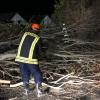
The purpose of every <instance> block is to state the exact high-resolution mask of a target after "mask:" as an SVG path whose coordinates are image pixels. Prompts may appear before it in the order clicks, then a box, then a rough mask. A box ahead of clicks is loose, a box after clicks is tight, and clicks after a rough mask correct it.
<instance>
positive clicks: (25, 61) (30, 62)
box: [15, 58, 38, 64]
mask: <svg viewBox="0 0 100 100" xmlns="http://www.w3.org/2000/svg"><path fill="white" fill-rule="evenodd" d="M15 61H19V62H23V63H29V64H38V60H37V59H31V60H29V59H25V58H24V59H21V58H16V60H15Z"/></svg>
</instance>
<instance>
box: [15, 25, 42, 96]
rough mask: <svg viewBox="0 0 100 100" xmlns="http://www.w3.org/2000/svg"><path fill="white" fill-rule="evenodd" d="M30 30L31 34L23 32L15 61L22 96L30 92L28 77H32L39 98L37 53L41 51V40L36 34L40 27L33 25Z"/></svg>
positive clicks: (40, 82)
mask: <svg viewBox="0 0 100 100" xmlns="http://www.w3.org/2000/svg"><path fill="white" fill-rule="evenodd" d="M31 28H32V32H25V33H24V34H23V36H22V38H21V41H20V44H19V47H18V52H17V54H16V58H15V61H16V62H18V64H19V68H20V73H21V76H22V82H23V86H24V94H25V95H28V94H29V92H30V89H29V80H30V75H32V76H33V77H34V81H35V85H36V90H37V96H38V97H40V96H43V95H44V92H43V91H42V89H41V86H42V85H41V84H42V72H41V70H40V68H39V62H38V57H39V53H40V51H41V45H40V44H41V43H40V40H41V39H40V37H39V35H38V34H39V33H40V29H41V26H40V25H39V24H37V23H34V24H32V25H31Z"/></svg>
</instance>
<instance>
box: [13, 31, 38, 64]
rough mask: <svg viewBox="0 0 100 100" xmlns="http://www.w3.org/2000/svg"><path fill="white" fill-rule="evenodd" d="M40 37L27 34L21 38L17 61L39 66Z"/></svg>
mask: <svg viewBox="0 0 100 100" xmlns="http://www.w3.org/2000/svg"><path fill="white" fill-rule="evenodd" d="M39 45H40V37H39V36H38V35H36V34H35V33H30V32H25V33H24V35H23V36H22V38H21V41H20V44H19V47H18V52H17V55H16V59H15V61H17V62H22V63H29V64H38V56H39V53H40V47H39Z"/></svg>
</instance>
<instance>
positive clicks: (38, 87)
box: [36, 83, 45, 97]
mask: <svg viewBox="0 0 100 100" xmlns="http://www.w3.org/2000/svg"><path fill="white" fill-rule="evenodd" d="M36 90H37V97H41V96H44V95H45V93H44V91H43V89H42V86H41V84H39V83H38V84H36Z"/></svg>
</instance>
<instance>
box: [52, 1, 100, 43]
mask: <svg viewBox="0 0 100 100" xmlns="http://www.w3.org/2000/svg"><path fill="white" fill-rule="evenodd" d="M99 5H100V0H59V2H56V4H55V12H54V14H53V19H54V20H55V22H56V23H57V24H59V25H62V23H65V24H66V27H70V28H71V29H70V34H71V33H72V34H73V36H74V37H78V38H80V39H83V40H89V41H92V40H93V41H94V40H96V41H97V40H98V41H99V40H100V25H99V24H100V6H99Z"/></svg>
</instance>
